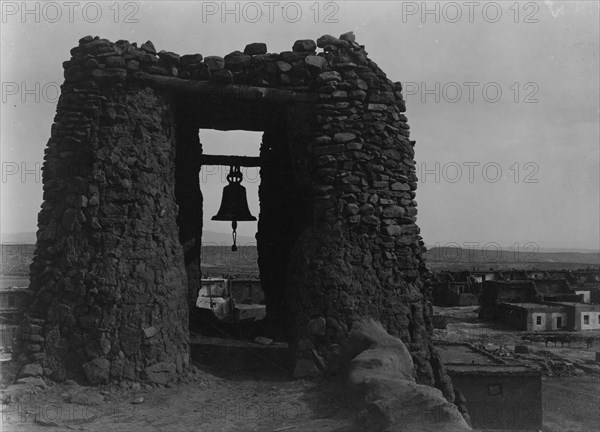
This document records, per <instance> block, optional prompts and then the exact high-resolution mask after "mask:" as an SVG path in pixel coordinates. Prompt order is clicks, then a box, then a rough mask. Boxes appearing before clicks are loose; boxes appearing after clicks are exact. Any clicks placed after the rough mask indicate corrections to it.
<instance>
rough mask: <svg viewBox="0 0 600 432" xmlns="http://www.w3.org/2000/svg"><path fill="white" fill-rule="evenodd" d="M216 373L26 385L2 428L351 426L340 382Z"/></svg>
mask: <svg viewBox="0 0 600 432" xmlns="http://www.w3.org/2000/svg"><path fill="white" fill-rule="evenodd" d="M256 378H257V377H256V375H255V373H254V374H253V376H251V377H249V376H245V375H244V373H237V374H231V375H229V376H228V377H216V376H214V375H212V374H210V373H207V372H205V371H202V370H201V369H198V370H197V371H196V373H194V374H192V378H191V379H190V382H188V383H182V384H179V385H177V386H173V387H170V388H168V387H148V388H147V387H146V386H145V385H143V387H142V386H140V387H138V386H137V385H136V386H134V388H133V389H123V388H120V387H115V386H112V387H111V386H105V387H97V388H93V387H85V386H79V385H77V384H75V383H69V382H67V383H65V384H54V385H50V386H49V387H47V388H45V389H42V388H40V387H35V386H34V385H27V386H20V387H23V388H22V389H20V390H19V391H18V392H17V393H19V392H21V393H22V394H21V395H20V397H19V395H18V394H17V395H15V396H13V400H15V399H18V400H17V401H16V402H12V403H10V404H8V405H2V407H3V412H2V430H6V431H23V432H36V431H52V430H57V431H58V430H61V431H62V430H80V431H89V432H96V431H97V432H106V431H132V432H137V431H139V432H142V431H161V432H162V431H194V432H198V431H202V432H221V431H232V432H233V431H260V432H266V431H269V432H275V431H281V432H283V431H291V432H296V431H306V432H309V431H322V432H325V431H350V430H352V424H353V422H354V419H355V413H353V412H352V411H351V410H349V409H348V406H344V404H343V403H341V401H342V400H343V394H340V393H339V391H338V390H337V386H335V385H331V383H328V382H325V381H322V380H318V379H316V380H289V379H286V377H285V376H277V375H276V374H275V375H273V374H271V376H266V377H264V379H256Z"/></svg>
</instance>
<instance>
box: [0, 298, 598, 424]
mask: <svg viewBox="0 0 600 432" xmlns="http://www.w3.org/2000/svg"><path fill="white" fill-rule="evenodd" d="M446 309H448V310H445V311H443V313H444V314H446V315H448V316H449V318H450V321H449V324H448V327H447V329H446V330H439V329H436V330H435V337H436V338H438V339H443V340H453V341H468V342H471V343H475V342H481V343H484V344H488V345H489V346H492V347H493V346H497V345H499V344H505V345H507V346H511V347H512V346H514V345H515V344H516V343H522V341H521V339H520V336H519V334H518V333H516V332H513V331H510V329H507V328H504V327H502V326H497V325H490V324H488V323H479V322H477V320H476V314H475V312H474V309H475V308H474V307H467V308H446ZM436 313H438V310H436ZM597 344H598V342H596V344H595V345H594V346H593V347H592V348H586V347H585V344H583V343H576V344H573V345H572V347H571V348H569V347H566V346H565V347H560V344H559V346H558V347H556V348H555V347H554V346H548V347H545V344H543V343H541V342H537V343H529V346H530V347H531V348H532V349H534V350H547V351H551V352H553V353H554V354H557V355H559V356H561V357H562V358H564V359H565V360H570V361H573V362H583V361H589V359H591V358H593V354H594V351H596V350H597V349H598V345H597ZM234 357H235V356H234ZM261 361H262V359H261ZM194 365H195V367H194V368H193V373H190V374H189V375H188V376H187V377H186V379H185V380H183V382H181V383H179V384H177V385H175V386H172V387H161V386H148V385H145V384H142V385H139V384H136V385H134V387H133V388H122V387H121V386H115V385H111V386H101V387H95V388H94V387H85V386H80V385H78V384H76V383H73V382H67V383H62V384H53V383H45V384H44V383H43V382H41V383H40V382H39V381H38V384H39V385H40V386H41V387H40V386H36V383H35V382H34V383H31V384H21V385H11V386H9V388H8V389H6V386H4V387H3V390H2V394H3V396H2V398H3V400H6V401H7V402H8V401H10V403H8V404H3V405H2V423H1V424H0V429H1V430H2V431H23V432H37V431H50V432H51V431H68V430H78V431H90V432H96V431H97V432H106V431H108V432H113V431H133V432H138V431H139V432H142V431H157V432H158V431H161V432H162V431H194V432H221V431H224V432H227V431H232V432H233V431H239V432H241V431H259V432H267V431H268V432H285V431H290V432H305V431H306V432H312V431H315V432H326V431H327V432H333V431H336V432H350V431H353V432H354V431H356V432H358V431H359V430H360V428H358V427H357V426H356V419H357V414H358V412H357V410H356V409H355V408H354V407H353V405H352V403H351V402H350V401H349V400H348V398H347V397H346V396H347V395H346V394H345V392H344V390H343V389H342V386H341V385H339V384H338V383H337V382H335V381H327V380H325V379H324V378H319V379H312V380H291V379H289V378H288V376H287V374H286V373H285V372H284V371H283V370H281V369H278V368H274V367H273V368H271V367H269V368H264V369H263V370H256V369H253V370H247V368H245V367H244V361H243V359H239V358H231V359H229V360H227V361H217V362H214V361H213V362H207V361H206V360H205V359H202V356H200V358H199V360H198V361H196V362H195V363H194ZM3 372H6V371H3ZM43 387H45V388H43ZM8 394H10V395H11V396H10V400H9V399H8V396H7V395H8ZM542 397H543V407H544V413H543V416H544V417H543V424H544V432H575V431H578V432H592V431H594V432H595V431H600V410H599V409H598V407H599V406H600V374H593V373H589V372H584V371H581V370H579V371H578V376H571V377H562V378H561V377H544V378H543V395H542Z"/></svg>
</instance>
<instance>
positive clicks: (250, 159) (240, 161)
mask: <svg viewBox="0 0 600 432" xmlns="http://www.w3.org/2000/svg"><path fill="white" fill-rule="evenodd" d="M200 164H201V165H224V166H232V165H234V166H240V167H260V157H257V156H226V155H206V154H203V155H202V156H201V157H200Z"/></svg>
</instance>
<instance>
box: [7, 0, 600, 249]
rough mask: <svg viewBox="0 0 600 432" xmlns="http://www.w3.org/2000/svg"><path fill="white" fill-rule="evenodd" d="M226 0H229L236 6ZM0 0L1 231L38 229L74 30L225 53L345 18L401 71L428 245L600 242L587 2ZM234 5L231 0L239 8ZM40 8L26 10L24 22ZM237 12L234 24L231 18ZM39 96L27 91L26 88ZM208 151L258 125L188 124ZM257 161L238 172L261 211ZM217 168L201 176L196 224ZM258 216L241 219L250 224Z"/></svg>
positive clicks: (211, 202)
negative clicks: (236, 128)
mask: <svg viewBox="0 0 600 432" xmlns="http://www.w3.org/2000/svg"><path fill="white" fill-rule="evenodd" d="M236 4H237V6H236ZM425 7H426V10H425V8H424V3H423V2H420V1H419V2H407V1H404V2H400V1H397V2H371V1H370V2H366V1H365V2H359V1H353V2H321V3H316V2H286V1H280V2H250V3H244V2H241V3H236V2H230V3H228V6H227V8H228V10H229V13H227V14H225V15H222V12H224V11H223V9H222V2H168V3H167V2H141V3H136V2H121V3H119V4H117V3H115V2H114V1H110V2H96V3H93V2H92V3H86V2H49V3H48V5H46V6H45V4H44V3H36V2H30V3H26V7H25V9H26V10H24V8H23V3H22V2H2V23H1V26H2V30H1V36H2V39H1V56H2V57H1V60H2V64H1V81H2V105H1V109H2V111H1V128H0V137H1V144H2V150H1V159H2V182H1V184H0V186H1V200H2V210H1V219H0V223H1V227H0V228H1V231H2V232H20V231H35V230H36V225H37V213H38V211H39V208H40V205H41V203H42V184H41V175H40V174H39V172H38V173H37V174H36V164H38V166H39V165H41V163H42V161H43V149H44V147H45V145H46V143H47V141H48V138H49V136H50V126H51V124H52V120H53V117H54V113H55V109H56V100H57V89H58V86H59V85H60V84H61V83H62V82H63V76H62V62H63V61H65V60H68V59H69V57H70V55H69V50H70V49H71V48H72V47H74V46H76V45H77V41H78V39H79V38H80V37H82V36H85V35H88V34H89V35H92V36H96V35H98V36H100V37H102V38H107V39H110V40H112V41H117V40H119V39H127V40H129V41H130V42H138V44H141V43H143V42H145V41H146V40H151V41H152V42H153V43H154V45H155V46H156V48H157V50H163V49H164V50H167V51H173V52H176V53H178V54H181V55H183V54H193V53H200V54H202V55H204V56H208V55H220V56H224V55H226V54H228V53H230V52H232V51H235V50H240V51H243V49H244V47H245V45H246V44H248V43H251V42H265V43H266V44H267V47H268V51H269V52H275V53H278V52H281V51H286V50H291V47H292V44H293V43H294V41H295V40H297V39H314V40H316V39H317V38H318V37H319V36H321V35H323V34H331V35H334V36H339V35H340V34H342V33H345V32H347V31H354V33H355V34H356V39H357V42H359V43H360V44H363V45H365V47H366V50H367V52H368V53H369V57H370V58H371V59H372V60H373V61H375V62H376V63H377V64H378V65H379V66H380V67H381V68H382V69H383V70H384V71H385V72H386V74H387V76H388V77H389V78H390V79H391V80H392V81H401V82H402V83H403V84H404V89H405V90H404V91H405V98H406V99H407V113H406V114H407V116H408V121H409V124H410V126H411V139H413V140H416V142H417V144H416V147H415V150H416V162H417V166H418V168H419V172H418V175H419V179H420V182H419V187H418V190H417V201H418V203H419V214H418V216H417V217H418V224H419V225H420V227H421V230H422V236H423V237H424V240H425V242H426V243H427V244H428V245H434V244H436V243H439V244H440V245H446V244H459V245H463V244H473V243H477V244H480V245H481V246H484V245H486V244H488V243H490V242H495V243H498V244H500V245H502V246H503V247H504V246H510V245H514V244H515V243H517V244H518V245H524V244H526V243H530V242H532V243H535V244H536V245H538V246H539V247H540V248H541V249H544V248H578V249H600V220H599V218H600V215H599V214H600V209H599V208H600V202H599V199H600V190H599V184H600V179H599V170H600V149H599V142H600V132H599V117H600V108H599V94H600V84H599V78H598V77H599V55H598V48H599V44H600V43H599V34H598V28H599V18H598V14H599V10H598V2H595V1H594V2H539V3H538V2H521V3H515V2H512V1H511V2H486V1H481V2H429V3H427V4H426V6H425ZM236 8H237V9H236ZM36 21H37V22H36ZM236 21H238V22H236ZM36 98H37V100H36ZM200 137H201V140H202V142H203V144H204V149H205V152H206V153H211V154H217V153H221V154H246V155H257V154H258V148H259V144H260V138H261V137H260V134H257V133H248V132H228V133H223V132H220V133H216V132H214V131H200ZM258 183H259V179H258V178H257V176H256V171H254V172H252V171H249V172H248V173H247V179H246V181H245V182H244V185H245V186H246V188H247V190H248V196H249V201H250V208H251V211H252V213H253V214H255V215H256V216H257V215H258V202H257V188H258ZM223 185H224V183H223V182H221V181H220V175H219V173H214V172H212V173H207V175H206V176H205V178H204V179H203V183H202V190H203V193H204V197H205V206H204V210H205V217H204V219H205V227H206V229H209V230H212V231H220V232H229V226H228V224H226V223H222V222H221V223H215V222H211V221H210V217H211V216H212V215H214V213H215V212H216V210H217V209H218V205H219V202H220V199H221V193H222V187H223ZM255 230H256V225H255V224H251V223H246V224H240V228H239V233H240V234H242V235H248V236H253V235H254V232H255Z"/></svg>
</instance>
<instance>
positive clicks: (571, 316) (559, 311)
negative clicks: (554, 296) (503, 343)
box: [496, 302, 600, 332]
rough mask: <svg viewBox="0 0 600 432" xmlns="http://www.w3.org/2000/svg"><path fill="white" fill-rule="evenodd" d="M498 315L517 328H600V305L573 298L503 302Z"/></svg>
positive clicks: (552, 329) (500, 318)
mask: <svg viewBox="0 0 600 432" xmlns="http://www.w3.org/2000/svg"><path fill="white" fill-rule="evenodd" d="M496 313H497V316H498V319H499V320H500V321H502V322H505V323H506V324H509V325H510V326H512V327H514V328H515V329H517V330H525V331H530V332H542V331H556V330H563V331H564V330H566V331H585V330H598V329H600V305H591V304H585V303H572V302H543V303H500V304H498V306H497V311H496Z"/></svg>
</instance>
